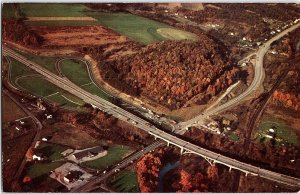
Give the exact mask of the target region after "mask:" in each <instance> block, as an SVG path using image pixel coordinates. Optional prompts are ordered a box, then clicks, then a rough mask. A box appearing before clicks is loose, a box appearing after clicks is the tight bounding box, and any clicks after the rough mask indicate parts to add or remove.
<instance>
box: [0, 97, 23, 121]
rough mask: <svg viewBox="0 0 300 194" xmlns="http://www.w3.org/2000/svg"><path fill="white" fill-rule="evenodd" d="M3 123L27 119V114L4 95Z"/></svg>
mask: <svg viewBox="0 0 300 194" xmlns="http://www.w3.org/2000/svg"><path fill="white" fill-rule="evenodd" d="M2 113H5V114H2V115H3V116H2V122H3V123H6V122H10V121H14V120H16V119H19V118H22V117H25V116H26V114H25V112H24V111H23V110H22V109H21V108H20V107H19V106H18V105H17V104H16V103H14V102H13V101H12V100H11V99H10V98H9V97H8V96H7V95H2Z"/></svg>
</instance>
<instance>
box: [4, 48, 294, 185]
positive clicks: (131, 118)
mask: <svg viewBox="0 0 300 194" xmlns="http://www.w3.org/2000/svg"><path fill="white" fill-rule="evenodd" d="M3 51H4V54H5V55H9V56H11V57H13V58H15V59H16V60H18V61H20V62H22V63H24V64H25V65H27V66H28V67H30V68H32V69H34V70H35V71H37V72H38V73H40V74H42V75H43V76H45V78H46V79H47V80H49V81H50V82H52V83H53V84H55V85H57V86H59V87H61V88H63V89H64V90H67V91H68V92H70V93H71V94H73V95H76V96H77V97H79V98H81V99H83V100H84V101H85V102H87V103H90V104H93V105H95V106H96V107H98V108H99V109H101V110H104V111H106V112H107V113H109V114H112V115H113V116H115V117H117V118H119V119H121V120H124V121H125V122H128V123H131V124H132V125H134V126H136V127H138V128H140V129H142V130H144V131H147V132H148V133H150V134H151V135H154V136H156V137H158V138H160V139H163V140H165V141H168V142H170V143H171V144H173V145H176V146H178V147H181V148H183V149H184V150H186V151H189V152H191V153H195V154H197V155H200V156H203V157H205V158H207V159H210V160H213V161H215V162H216V163H221V164H224V165H226V166H229V167H231V168H234V169H238V170H241V171H244V172H247V173H251V174H253V175H259V176H262V177H264V178H267V179H270V180H273V181H277V182H281V183H284V184H287V185H291V186H294V187H299V188H300V179H297V178H293V177H290V176H286V175H282V174H279V173H275V172H272V171H268V170H264V169H261V168H259V167H256V166H253V165H249V164H246V163H243V162H240V161H237V160H235V159H232V158H229V157H226V156H222V155H220V154H218V153H215V152H212V151H210V150H207V149H204V148H201V147H199V146H197V145H194V144H192V143H189V142H187V141H185V140H182V139H180V138H178V137H176V136H174V135H172V134H169V133H166V132H164V131H162V130H160V129H158V128H156V127H155V126H152V125H151V124H149V123H148V122H147V121H144V120H143V119H141V118H139V117H137V116H136V115H133V114H132V113H130V112H127V111H125V110H123V109H121V108H119V107H117V106H115V105H114V104H112V103H110V102H108V101H106V100H104V99H102V98H100V97H98V96H96V95H92V94H90V93H88V92H86V91H84V90H83V89H81V88H80V87H78V86H77V85H75V84H73V83H71V82H70V81H69V80H67V79H65V78H61V77H59V76H57V75H55V74H53V73H51V72H49V71H48V70H46V69H44V68H42V67H41V66H39V65H38V64H36V63H34V62H31V61H29V60H28V59H26V58H24V57H22V56H21V55H20V54H18V53H16V52H14V51H13V50H11V49H9V48H7V47H4V49H3Z"/></svg>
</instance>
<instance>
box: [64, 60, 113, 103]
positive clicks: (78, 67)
mask: <svg viewBox="0 0 300 194" xmlns="http://www.w3.org/2000/svg"><path fill="white" fill-rule="evenodd" d="M60 69H61V71H62V73H63V74H64V75H65V76H66V77H67V78H68V79H69V80H70V81H71V82H73V83H75V84H76V85H78V86H81V87H82V88H83V89H84V90H86V91H87V92H90V93H92V94H95V95H97V96H99V97H101V98H103V99H105V100H108V101H110V100H111V99H110V97H109V96H108V95H107V94H106V93H105V92H104V91H102V90H101V89H99V88H98V87H97V86H96V85H95V84H94V83H93V82H92V80H91V78H90V76H89V73H88V69H87V66H86V64H85V63H84V62H82V61H80V60H74V59H65V60H63V61H61V64H60Z"/></svg>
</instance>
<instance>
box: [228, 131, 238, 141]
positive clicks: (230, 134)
mask: <svg viewBox="0 0 300 194" xmlns="http://www.w3.org/2000/svg"><path fill="white" fill-rule="evenodd" d="M228 138H229V139H230V140H231V141H238V140H239V139H240V137H239V136H238V135H237V134H236V133H233V132H230V133H229V134H228Z"/></svg>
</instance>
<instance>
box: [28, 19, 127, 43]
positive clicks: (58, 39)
mask: <svg viewBox="0 0 300 194" xmlns="http://www.w3.org/2000/svg"><path fill="white" fill-rule="evenodd" d="M42 25H43V26H32V30H34V31H35V32H37V33H38V34H39V35H40V36H42V37H43V38H44V40H45V41H44V46H45V47H47V46H59V47H68V48H73V47H74V46H93V45H97V46H99V45H105V44H116V43H124V42H127V41H128V39H127V38H126V37H125V36H120V35H118V34H116V33H114V32H112V31H111V30H109V29H106V28H104V27H102V26H99V25H95V26H65V27H64V26H61V27H55V28H54V27H48V26H45V24H42Z"/></svg>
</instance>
